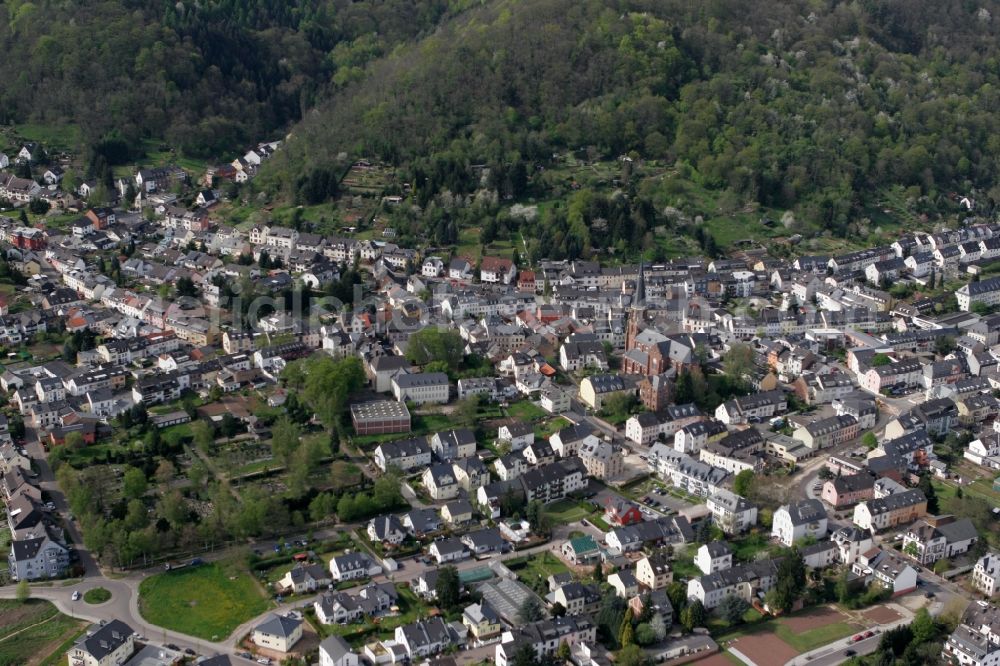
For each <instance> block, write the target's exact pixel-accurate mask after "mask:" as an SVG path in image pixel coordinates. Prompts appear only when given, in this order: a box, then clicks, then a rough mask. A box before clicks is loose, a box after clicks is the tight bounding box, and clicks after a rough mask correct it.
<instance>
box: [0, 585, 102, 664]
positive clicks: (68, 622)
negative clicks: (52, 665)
mask: <svg viewBox="0 0 1000 666" xmlns="http://www.w3.org/2000/svg"><path fill="white" fill-rule="evenodd" d="M82 628H83V623H82V622H80V621H78V620H74V619H73V618H71V617H69V616H68V615H63V614H62V613H60V612H59V611H57V610H56V608H55V606H53V605H52V604H50V603H49V602H47V601H40V600H38V599H34V600H30V601H28V603H26V604H20V603H18V602H17V601H14V600H7V599H5V600H0V666H14V665H15V664H18V665H20V664H26V663H28V662H29V661H30V660H32V659H34V658H38V657H40V656H48V655H52V657H51V658H58V660H59V661H61V662H63V663H64V662H65V659H66V658H65V654H64V653H65V649H68V648H69V643H70V642H71V639H73V638H75V637H76V636H78V635H79V634H80V632H81V630H82ZM17 631H20V632H21V633H19V634H17V635H16V636H12V634H13V633H14V632H17ZM63 646H65V649H63V651H62V652H58V653H57V650H60V649H62V648H63ZM57 663H58V662H57Z"/></svg>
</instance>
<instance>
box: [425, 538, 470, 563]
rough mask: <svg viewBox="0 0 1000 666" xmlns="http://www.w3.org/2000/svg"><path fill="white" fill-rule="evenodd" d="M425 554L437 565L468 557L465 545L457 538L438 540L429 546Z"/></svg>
mask: <svg viewBox="0 0 1000 666" xmlns="http://www.w3.org/2000/svg"><path fill="white" fill-rule="evenodd" d="M427 552H428V553H430V556H431V557H433V558H434V561H436V562H437V563H438V564H439V565H440V564H445V563H447V562H457V561H458V560H464V559H465V558H467V557H468V556H469V551H467V550H466V549H465V544H464V543H462V541H461V539H459V538H458V537H448V538H445V539H439V540H437V541H435V542H434V543H432V544H431V546H430V548H429V549H428V551H427Z"/></svg>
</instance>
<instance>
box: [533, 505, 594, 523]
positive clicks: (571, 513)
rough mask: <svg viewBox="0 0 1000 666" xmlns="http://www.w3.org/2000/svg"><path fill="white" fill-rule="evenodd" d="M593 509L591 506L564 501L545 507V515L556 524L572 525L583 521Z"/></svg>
mask: <svg viewBox="0 0 1000 666" xmlns="http://www.w3.org/2000/svg"><path fill="white" fill-rule="evenodd" d="M592 510H593V509H592V508H591V507H590V505H588V504H586V503H583V502H578V501H577V500H572V499H562V500H559V501H558V502H553V503H552V504H549V505H548V506H546V507H545V515H546V516H548V517H549V518H550V519H551V520H552V522H554V523H561V524H564V525H565V524H566V523H572V522H575V521H579V520H583V519H584V518H586V517H587V516H589V515H590V513H591V511H592Z"/></svg>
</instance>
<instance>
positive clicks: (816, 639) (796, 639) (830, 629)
mask: <svg viewBox="0 0 1000 666" xmlns="http://www.w3.org/2000/svg"><path fill="white" fill-rule="evenodd" d="M855 631H857V627H855V626H853V625H850V624H847V623H846V622H834V623H833V624H828V625H826V626H823V627H816V628H815V629H809V630H807V631H800V632H795V631H792V630H791V629H790V628H788V627H787V626H785V625H784V624H782V622H781V621H778V623H777V624H775V625H774V633H775V634H776V635H777V636H778V638H780V639H781V640H783V641H785V642H786V643H788V644H789V645H791V646H792V647H793V648H795V649H796V650H798V651H799V652H800V653H802V652H808V651H809V650H815V649H816V648H818V647H821V646H823V645H826V644H827V643H832V642H833V641H836V640H840V639H841V638H844V637H845V636H850V635H851V634H852V633H854V632H855Z"/></svg>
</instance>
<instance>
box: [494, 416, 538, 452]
mask: <svg viewBox="0 0 1000 666" xmlns="http://www.w3.org/2000/svg"><path fill="white" fill-rule="evenodd" d="M497 440H498V441H500V442H503V443H506V444H508V445H509V446H510V450H511V451H520V450H521V449H523V448H524V447H526V446H529V445H530V444H532V443H533V442H534V441H535V429H534V428H533V427H532V426H531V424H530V423H521V422H520V421H512V422H510V423H505V424H503V425H502V426H500V427H499V428H498V429H497Z"/></svg>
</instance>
